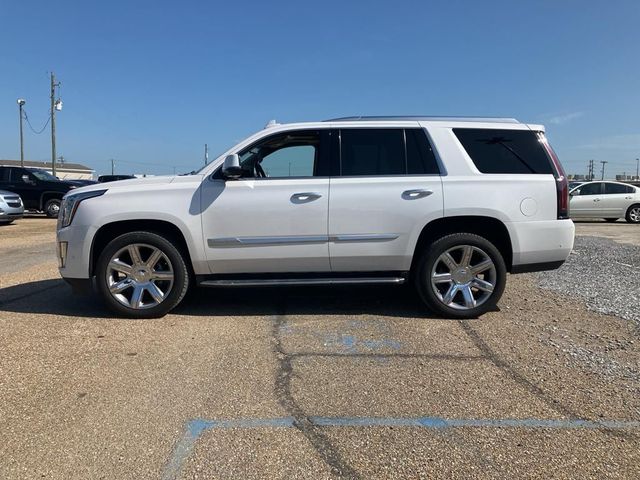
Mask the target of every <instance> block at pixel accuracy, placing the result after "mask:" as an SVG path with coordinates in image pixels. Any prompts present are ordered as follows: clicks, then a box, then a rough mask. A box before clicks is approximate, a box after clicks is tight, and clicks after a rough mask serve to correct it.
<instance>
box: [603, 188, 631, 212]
mask: <svg viewBox="0 0 640 480" xmlns="http://www.w3.org/2000/svg"><path fill="white" fill-rule="evenodd" d="M633 190H634V189H633V187H631V186H630V185H623V184H621V183H613V182H605V184H604V195H602V199H601V200H600V209H601V210H602V213H603V214H606V215H607V216H608V217H610V218H613V217H616V218H621V217H624V216H625V213H626V212H627V208H628V207H629V202H630V201H631V200H632V199H633V196H632V195H633Z"/></svg>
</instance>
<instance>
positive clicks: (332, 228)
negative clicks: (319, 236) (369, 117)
mask: <svg viewBox="0 0 640 480" xmlns="http://www.w3.org/2000/svg"><path fill="white" fill-rule="evenodd" d="M339 133H340V136H339V143H340V146H339V151H340V167H339V175H338V176H334V177H332V178H331V199H330V201H329V252H330V258H331V269H332V270H333V271H339V272H349V271H367V270H368V271H406V270H409V268H410V265H411V258H412V256H413V246H414V245H415V243H416V241H417V238H418V236H419V234H420V232H421V230H422V227H423V226H424V225H426V224H427V223H429V222H430V221H431V220H434V219H436V218H440V217H442V215H443V198H442V181H441V179H440V174H439V170H438V166H437V163H436V159H435V156H434V153H433V151H432V149H431V146H430V144H429V141H428V139H427V136H426V133H425V131H424V130H423V129H421V128H387V129H378V128H353V129H341V130H340V132H339Z"/></svg>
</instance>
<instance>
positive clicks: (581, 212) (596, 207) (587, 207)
mask: <svg viewBox="0 0 640 480" xmlns="http://www.w3.org/2000/svg"><path fill="white" fill-rule="evenodd" d="M603 192H604V184H603V182H593V183H585V184H583V185H580V187H578V188H576V189H575V190H573V192H572V193H571V200H570V204H569V212H570V215H571V217H572V218H586V217H589V218H593V217H600V216H602V213H603V212H602V210H601V209H600V202H601V201H602V197H603Z"/></svg>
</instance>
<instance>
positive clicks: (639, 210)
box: [624, 203, 640, 224]
mask: <svg viewBox="0 0 640 480" xmlns="http://www.w3.org/2000/svg"><path fill="white" fill-rule="evenodd" d="M624 218H625V220H626V221H627V222H629V223H636V224H638V223H640V203H636V204H634V205H631V206H630V207H629V208H628V209H627V213H626V215H625V216H624Z"/></svg>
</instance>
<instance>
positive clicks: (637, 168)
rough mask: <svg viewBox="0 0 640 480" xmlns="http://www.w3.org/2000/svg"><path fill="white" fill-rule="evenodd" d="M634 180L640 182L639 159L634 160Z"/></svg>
mask: <svg viewBox="0 0 640 480" xmlns="http://www.w3.org/2000/svg"><path fill="white" fill-rule="evenodd" d="M636 180H640V158H636Z"/></svg>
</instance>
